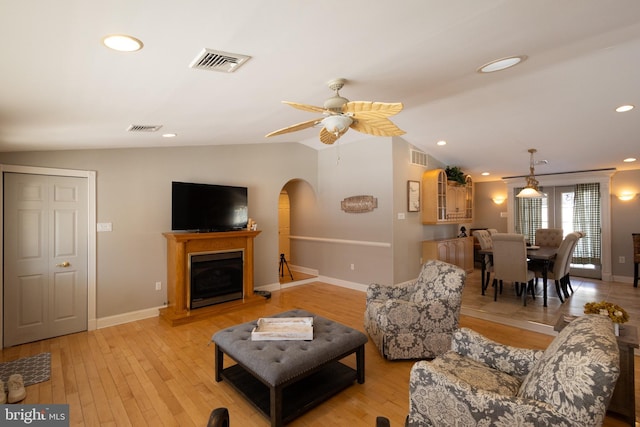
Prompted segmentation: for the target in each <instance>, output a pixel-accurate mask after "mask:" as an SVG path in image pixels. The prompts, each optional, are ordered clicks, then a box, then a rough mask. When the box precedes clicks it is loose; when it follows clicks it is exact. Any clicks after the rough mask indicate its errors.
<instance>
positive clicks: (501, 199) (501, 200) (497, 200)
mask: <svg viewBox="0 0 640 427" xmlns="http://www.w3.org/2000/svg"><path fill="white" fill-rule="evenodd" d="M491 200H493V203H495V204H496V205H501V204H503V203H504V201H505V200H507V198H506V197H502V196H496V197H493V198H491Z"/></svg>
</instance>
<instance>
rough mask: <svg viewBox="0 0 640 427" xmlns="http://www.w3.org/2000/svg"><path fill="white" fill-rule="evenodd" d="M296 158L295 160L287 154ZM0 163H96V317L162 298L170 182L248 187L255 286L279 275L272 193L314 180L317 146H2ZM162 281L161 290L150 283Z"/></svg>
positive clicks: (146, 305) (67, 166)
mask: <svg viewBox="0 0 640 427" xmlns="http://www.w3.org/2000/svg"><path fill="white" fill-rule="evenodd" d="M293 159H295V161H293ZM0 163H3V164H14V165H28V166H40V167H52V168H61V169H80V170H94V171H96V172H97V173H96V176H97V190H96V191H97V221H98V222H111V223H112V224H113V231H112V232H101V233H98V234H97V306H98V307H97V317H98V318H102V317H107V316H113V315H116V314H123V313H128V312H132V311H137V310H142V309H145V308H151V307H157V306H160V305H162V304H163V303H164V302H165V300H166V291H165V289H166V247H165V245H166V243H165V240H164V237H163V236H162V233H163V232H165V231H170V228H171V181H173V180H175V181H189V182H202V183H211V184H225V185H240V186H246V187H248V191H249V216H250V217H252V218H253V219H254V220H255V221H256V222H257V223H258V227H259V229H260V230H262V233H261V234H260V235H259V236H258V237H257V238H256V241H255V263H254V267H255V286H256V287H259V286H262V285H268V284H271V283H277V282H278V260H279V248H278V229H277V226H278V221H277V217H278V198H279V194H280V191H281V189H282V188H283V186H284V185H285V184H286V183H287V182H288V181H290V180H291V179H304V180H305V181H306V182H309V183H311V184H312V185H316V177H317V152H316V151H315V150H313V149H311V148H308V147H305V146H304V145H301V144H295V143H294V144H260V145H240V146H210V147H186V148H149V149H114V150H77V151H76V150H73V151H53V152H23V153H2V154H0ZM156 281H162V283H163V290H162V291H156V290H155V282H156Z"/></svg>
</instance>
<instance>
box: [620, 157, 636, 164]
mask: <svg viewBox="0 0 640 427" xmlns="http://www.w3.org/2000/svg"><path fill="white" fill-rule="evenodd" d="M635 161H636V158H635V157H627V158H626V159H624V160H623V162H625V163H631V162H635Z"/></svg>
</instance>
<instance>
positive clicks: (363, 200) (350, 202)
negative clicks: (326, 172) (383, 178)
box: [340, 196, 378, 213]
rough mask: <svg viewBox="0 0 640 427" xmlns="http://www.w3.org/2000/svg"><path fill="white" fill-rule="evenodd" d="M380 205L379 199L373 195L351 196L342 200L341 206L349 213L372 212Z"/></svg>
mask: <svg viewBox="0 0 640 427" xmlns="http://www.w3.org/2000/svg"><path fill="white" fill-rule="evenodd" d="M377 207H378V199H377V198H375V197H373V196H351V197H347V198H346V199H344V200H343V201H341V202H340V208H341V209H342V210H343V211H345V212H348V213H365V212H371V211H372V210H374V209H375V208H377Z"/></svg>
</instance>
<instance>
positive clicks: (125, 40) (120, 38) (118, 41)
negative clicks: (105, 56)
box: [102, 34, 144, 52]
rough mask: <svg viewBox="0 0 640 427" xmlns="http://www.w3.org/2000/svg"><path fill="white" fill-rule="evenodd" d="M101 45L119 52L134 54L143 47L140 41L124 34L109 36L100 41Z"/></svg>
mask: <svg viewBox="0 0 640 427" xmlns="http://www.w3.org/2000/svg"><path fill="white" fill-rule="evenodd" d="M102 43H103V44H104V45H105V46H106V47H108V48H109V49H113V50H117V51H119V52H135V51H137V50H140V49H142V46H144V44H142V42H141V41H140V40H138V39H137V38H135V37H131V36H128V35H126V34H109V35H108V36H105V37H104V38H103V39H102Z"/></svg>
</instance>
